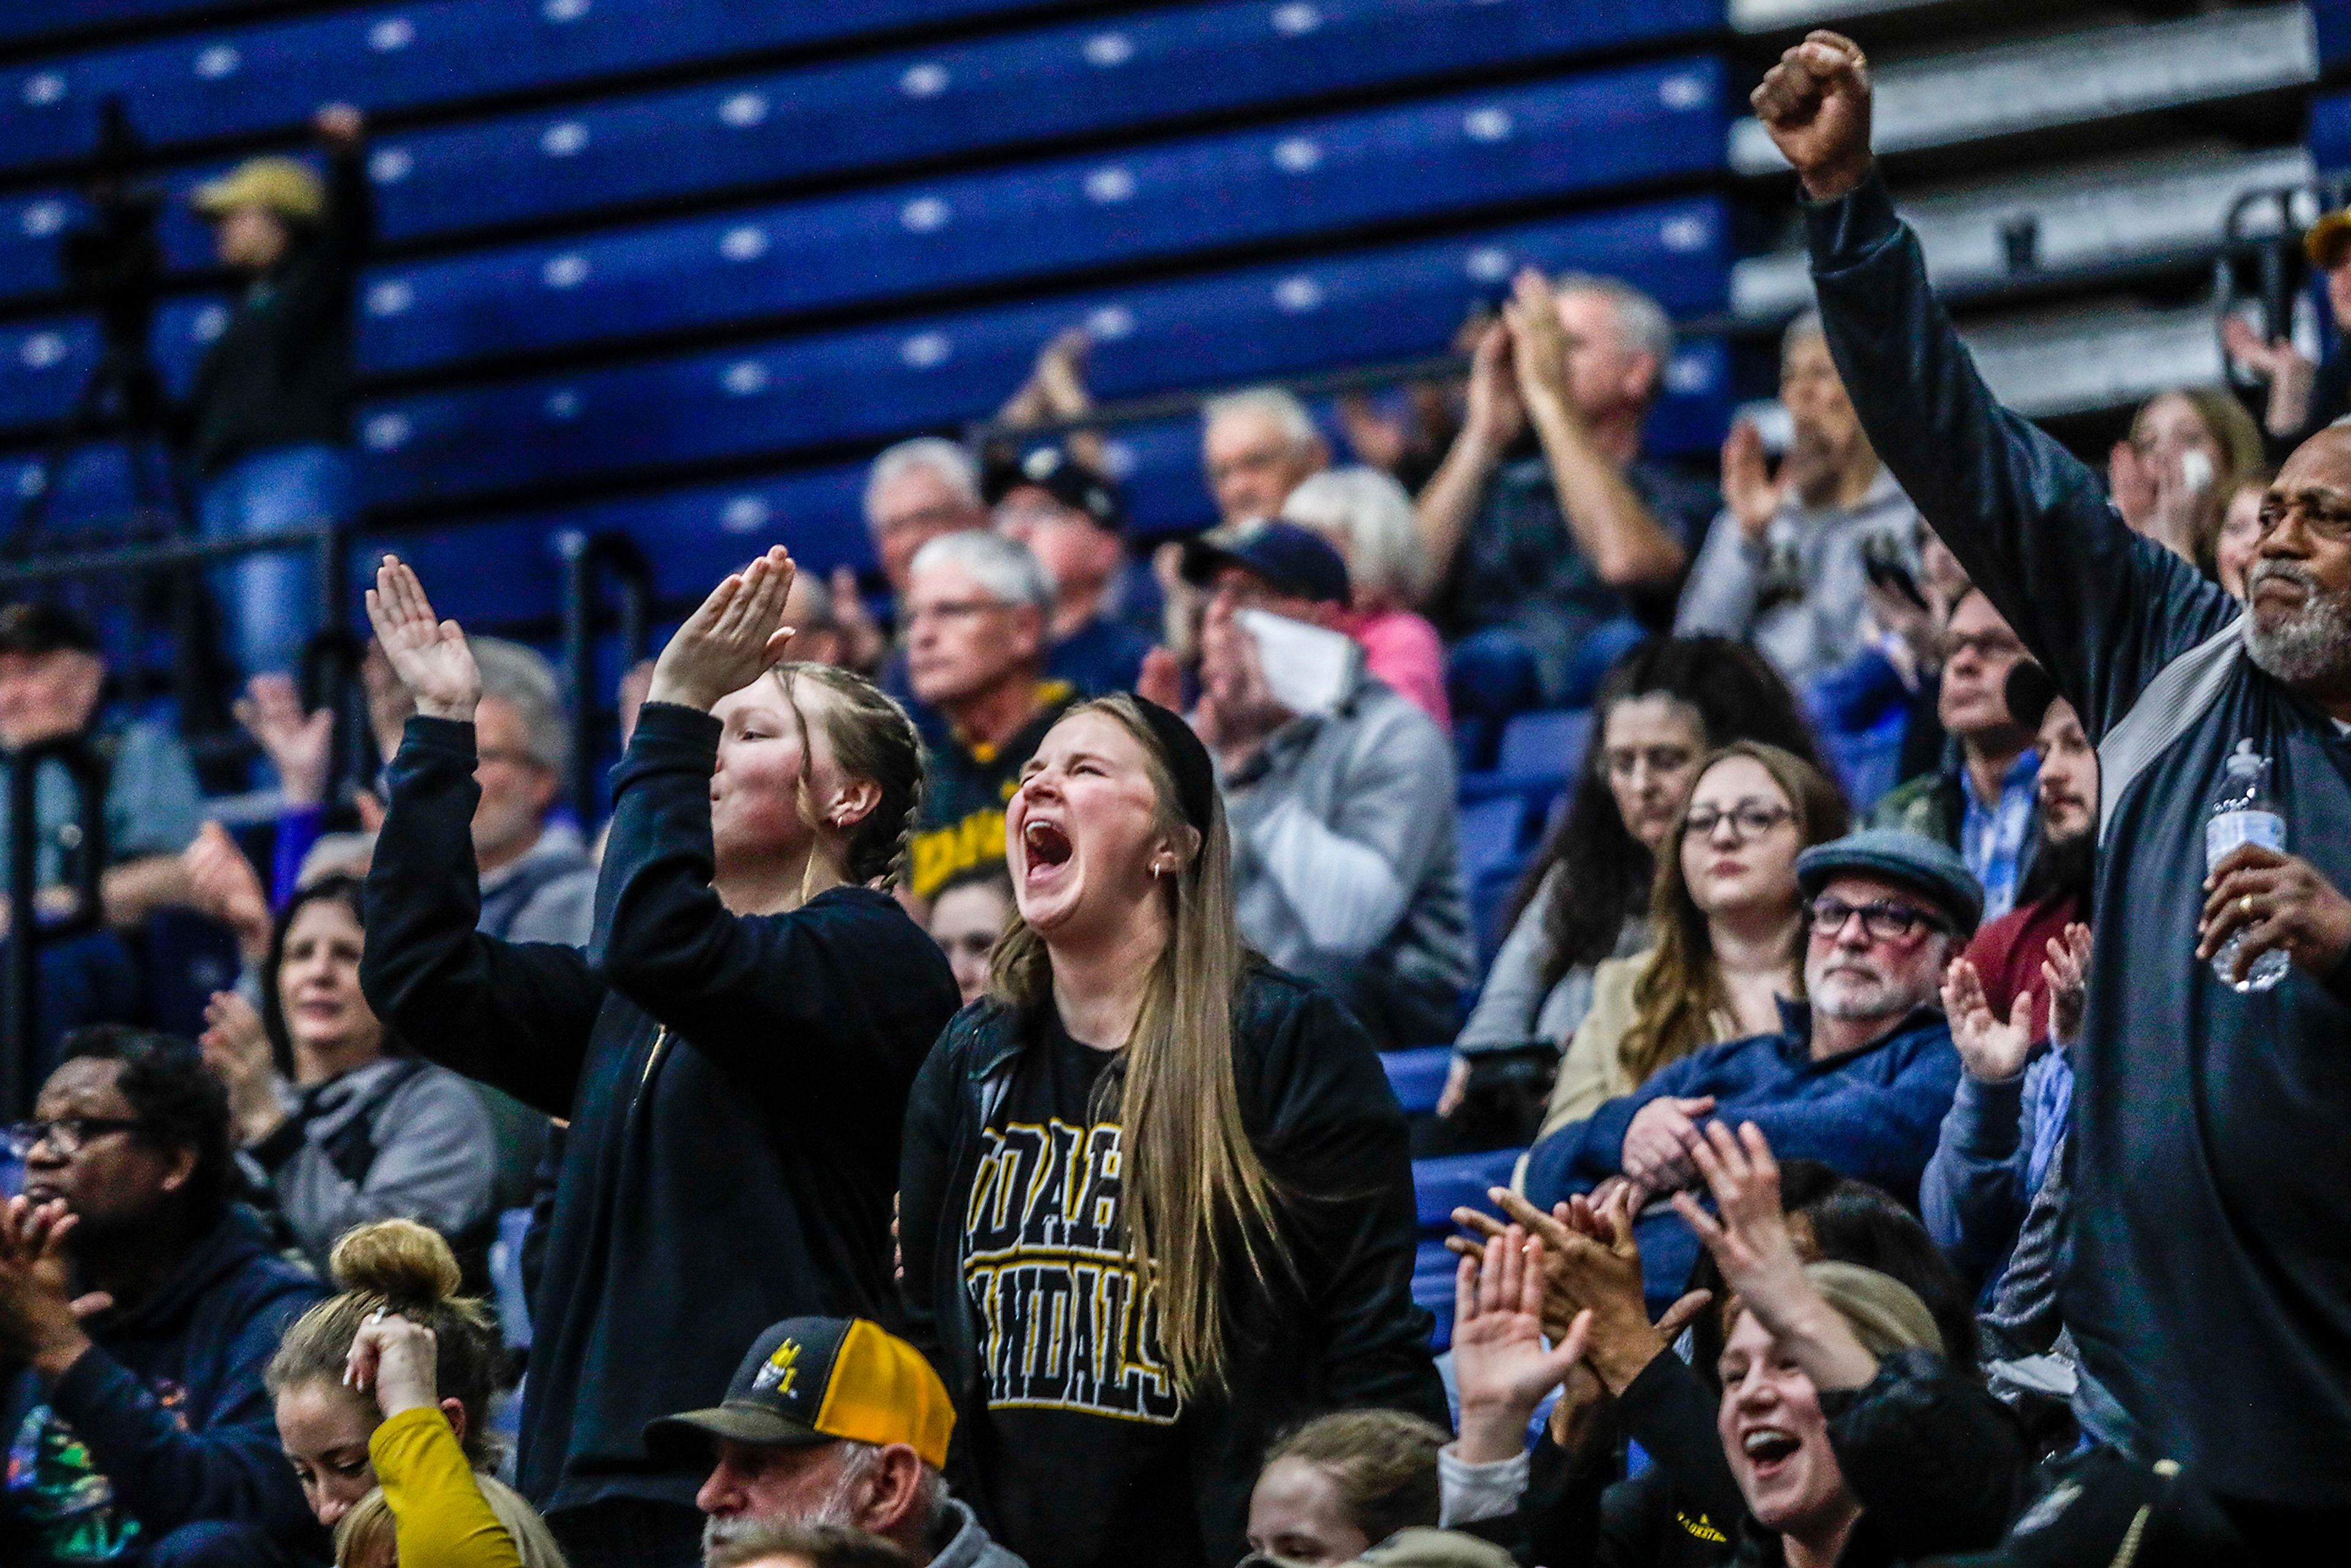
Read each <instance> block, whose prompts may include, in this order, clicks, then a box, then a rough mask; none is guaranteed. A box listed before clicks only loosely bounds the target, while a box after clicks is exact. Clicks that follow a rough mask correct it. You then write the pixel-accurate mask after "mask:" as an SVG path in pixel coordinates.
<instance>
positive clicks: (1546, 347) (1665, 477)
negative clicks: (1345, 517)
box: [1419, 269, 1719, 764]
mask: <svg viewBox="0 0 2351 1568" xmlns="http://www.w3.org/2000/svg"><path fill="white" fill-rule="evenodd" d="M1673 352H1674V329H1673V324H1672V323H1671V322H1670V321H1669V320H1667V318H1666V313H1665V312H1664V311H1663V310H1661V309H1659V308H1657V304H1656V301H1655V300H1653V299H1651V298H1649V297H1648V296H1647V295H1646V294H1643V293H1642V292H1640V291H1639V290H1638V289H1636V288H1634V287H1630V286H1629V285H1626V284H1624V283H1620V282H1618V281H1616V280H1615V279H1614V278H1604V277H1588V276H1585V275H1583V274H1569V275H1566V276H1563V277H1561V278H1560V279H1559V280H1558V282H1557V284H1556V285H1554V284H1552V283H1551V282H1549V281H1546V280H1545V279H1544V277H1542V275H1541V274H1540V273H1538V272H1535V271H1532V270H1531V269H1530V270H1528V271H1525V272H1521V273H1520V274H1519V277H1518V280H1517V283H1516V284H1515V285H1514V293H1513V298H1511V300H1510V302H1509V303H1508V304H1507V305H1505V306H1504V307H1503V312H1502V319H1501V320H1499V321H1497V322H1495V323H1494V324H1493V325H1492V326H1491V327H1489V329H1487V331H1486V335H1485V337H1484V339H1483V340H1481V341H1480V342H1479V345H1478V351H1477V353H1476V355H1475V356H1474V357H1473V358H1472V360H1471V362H1470V370H1469V397H1468V413H1467V414H1466V416H1465V418H1464V420H1463V422H1462V426H1461V434H1459V435H1458V436H1456V437H1455V438H1454V442H1453V448H1452V450H1451V451H1450V452H1448V453H1447V454H1446V457H1445V462H1444V465H1442V466H1441V467H1439V468H1438V469H1437V476H1436V477H1435V478H1433V479H1431V480H1430V481H1429V482H1428V485H1427V487H1426V488H1425V489H1424V490H1422V491H1421V493H1420V504H1419V521H1420V530H1421V537H1422V538H1423V539H1424V540H1426V543H1427V546H1428V562H1429V567H1430V570H1431V573H1432V575H1433V577H1434V578H1435V579H1436V580H1437V584H1438V587H1437V591H1436V594H1435V596H1434V597H1433V599H1432V600H1431V604H1432V605H1433V607H1434V609H1435V612H1436V620H1437V624H1438V626H1439V627H1440V628H1442V629H1443V630H1444V631H1445V632H1446V633H1447V635H1448V636H1451V637H1453V638H1455V639H1457V640H1458V641H1457V642H1456V643H1455V644H1454V648H1453V676H1452V695H1453V711H1454V715H1455V716H1456V718H1457V720H1458V721H1459V722H1460V723H1461V724H1462V725H1463V726H1464V727H1474V729H1475V730H1476V731H1478V732H1479V734H1477V735H1472V736H1470V737H1468V738H1469V739H1470V740H1471V741H1472V744H1473V747H1481V748H1482V752H1483V754H1484V755H1479V756H1478V757H1477V758H1476V759H1477V760H1479V762H1480V763H1481V764H1482V763H1483V762H1484V761H1485V760H1486V756H1488V755H1490V752H1491V750H1492V748H1493V747H1495V746H1498V745H1499V744H1500V738H1501V737H1500V730H1501V725H1502V722H1503V721H1504V720H1505V719H1507V718H1508V717H1509V716H1510V715H1511V714H1513V713H1517V712H1519V711H1520V710H1521V709H1525V708H1531V707H1559V706H1574V705H1576V704H1579V703H1583V702H1585V701H1587V700H1589V698H1590V697H1591V695H1592V692H1593V688H1594V687H1595V686H1597V685H1599V684H1600V677H1601V676H1602V675H1603V674H1605V673H1606V672H1607V669H1608V666H1609V665H1611V664H1614V663H1615V661H1616V657H1617V655H1618V654H1620V653H1624V652H1625V649H1626V648H1628V647H1630V646H1632V644H1633V643H1635V642H1638V641H1639V640H1640V638H1641V636H1642V634H1643V630H1644V627H1643V622H1642V616H1643V615H1645V614H1646V615H1647V616H1649V617H1650V619H1652V620H1663V619H1664V618H1665V617H1666V616H1667V615H1668V614H1669V613H1670V610H1671V598H1670V595H1671V593H1672V591H1673V589H1674V586H1675V584H1676V583H1677V582H1678V581H1679V580H1680V578H1681V572H1682V568H1683V567H1684V565H1685V564H1687V561H1688V559H1689V555H1688V548H1689V545H1690V543H1691V542H1692V541H1694V540H1695V539H1696V538H1698V534H1699V532H1700V531H1701V530H1702V529H1704V528H1705V527H1706V523H1707V519H1708V518H1709V517H1713V516H1714V514H1715V511H1716V509H1717V507H1719V501H1718V500H1717V498H1716V497H1715V495H1714V492H1713V488H1712V486H1707V485H1702V484H1698V483H1697V482H1695V481H1692V480H1689V479H1686V478H1683V477H1681V476H1677V475H1676V474H1675V473H1673V472H1672V471H1671V470H1670V469H1667V468H1663V467H1660V466H1658V465H1656V464H1652V463H1647V462H1644V461H1643V460H1642V457H1641V424H1642V422H1643V421H1644V420H1645V419H1646V418H1647V416H1648V413H1649V409H1650V406H1651V405H1652V404H1653V403H1655V402H1656V399H1657V393H1658V391H1659V389H1660V388H1661V387H1662V386H1663V385H1664V384H1665V374H1666V366H1667V361H1670V360H1671V359H1672V358H1673ZM1530 426H1531V430H1530ZM1481 737H1482V738H1481Z"/></svg>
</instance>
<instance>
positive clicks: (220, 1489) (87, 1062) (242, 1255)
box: [0, 1027, 326, 1568]
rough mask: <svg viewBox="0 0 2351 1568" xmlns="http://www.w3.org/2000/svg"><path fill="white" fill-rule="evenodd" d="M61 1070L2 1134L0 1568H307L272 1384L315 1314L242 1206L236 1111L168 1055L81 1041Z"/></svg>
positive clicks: (166, 1042)
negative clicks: (19, 1166)
mask: <svg viewBox="0 0 2351 1568" xmlns="http://www.w3.org/2000/svg"><path fill="white" fill-rule="evenodd" d="M66 1052H67V1057H66V1061H65V1062H64V1064H63V1065H61V1066H60V1067H58V1069H57V1071H55V1072H54V1073H52V1074H50V1075H49V1080H48V1082H47V1083H46V1084H44V1085H43V1086H42V1088H41V1092H40V1098H39V1099H38V1100H37V1102H36V1103H35V1104H34V1107H33V1120H31V1121H29V1122H24V1123H19V1124H17V1125H16V1126H14V1127H11V1128H10V1129H8V1145H9V1152H10V1153H11V1154H13V1155H15V1156H16V1158H18V1159H20V1160H22V1161H23V1162H24V1166H25V1190H24V1196H23V1197H17V1198H15V1199H13V1200H11V1201H10V1202H9V1204H8V1206H7V1207H6V1209H5V1213H0V1432H5V1435H6V1440H7V1443H8V1449H9V1456H10V1458H9V1464H8V1470H7V1479H6V1483H5V1489H0V1559H5V1561H6V1562H7V1563H8V1564H9V1565H10V1568H80V1565H83V1564H91V1563H103V1564H107V1565H109V1568H281V1565H282V1568H295V1565H297V1564H300V1563H311V1562H315V1561H317V1560H318V1558H319V1556H320V1555H321V1554H322V1553H323V1549H324V1547H325V1544H326V1542H325V1539H324V1536H323V1534H322V1532H321V1531H319V1528H318V1526H317V1524H316V1523H315V1522H314V1521H312V1519H311V1518H310V1511H309V1510H308V1508H306V1507H304V1506H303V1501H302V1489H301V1487H300V1486H299V1485H298V1483H297V1482H296V1480H295V1479H294V1472H293V1471H292V1470H291V1469H288V1468H287V1464H286V1461H285V1460H284V1459H283V1458H280V1457H279V1455H278V1452H277V1428H276V1427H275V1425H274V1424H273V1422H272V1419H271V1410H270V1401H269V1395H268V1392H267V1390H266V1388H265V1387H264V1386H263V1381H262V1374H263V1369H264V1368H265V1367H266V1366H267V1364H268V1363H269V1358H270V1356H271V1355H272V1354H275V1352H276V1351H277V1342H278V1340H279V1338H280V1337H281V1336H282V1335H283V1334H284V1333H286V1330H287V1327H288V1325H290V1324H291V1323H292V1322H294V1321H295V1320H296V1319H297V1318H298V1317H299V1316H301V1314H302V1312H304V1311H305V1310H306V1309H308V1307H309V1306H310V1305H311V1304H312V1303H313V1302H315V1301H318V1300H319V1296H320V1295H321V1294H322V1293H323V1292H322V1291H320V1290H319V1286H318V1283H317V1281H313V1280H312V1279H311V1278H310V1277H309V1275H308V1274H307V1273H305V1272H304V1271H303V1270H301V1269H299V1268H298V1267H296V1266H295V1265H294V1264H291V1263H288V1262H287V1261H286V1260H283V1259H281V1258H278V1257H277V1256H275V1255H274V1254H272V1253H271V1251H270V1250H269V1244H268V1241H267V1239H266V1238H265V1237H264V1236H263V1235H262V1232H261V1228H260V1227H259V1226H258V1225H256V1224H255V1223H254V1222H253V1219H252V1218H251V1217H250V1216H249V1215H248V1214H246V1212H245V1211H244V1210H243V1209H241V1208H238V1207H235V1205H233V1204H232V1203H231V1202H230V1201H229V1197H228V1193H229V1183H230V1180H231V1177H232V1175H233V1173H234V1167H233V1166H232V1164H231V1160H230V1155H229V1125H228V1120H229V1118H228V1101H227V1096H226V1095H225V1093H224V1092H222V1089H221V1086H220V1082H219V1081H218V1080H217V1079H215V1078H214V1076H213V1075H212V1073H211V1072H210V1071H208V1070H207V1069H206V1068H205V1066H204V1061H203V1059H202V1058H201V1057H200V1056H198V1055H197V1053H196V1048H195V1047H194V1046H193V1045H191V1044H189V1043H188V1042H187V1041H186V1040H174V1039H172V1037H170V1036H168V1035H159V1034H149V1033H146V1032H144V1031H142V1030H130V1029H121V1028H116V1027H105V1028H99V1029H91V1030H83V1031H82V1032H81V1033H79V1034H78V1035H76V1036H74V1037H72V1038H70V1039H68V1040H67V1041H66Z"/></svg>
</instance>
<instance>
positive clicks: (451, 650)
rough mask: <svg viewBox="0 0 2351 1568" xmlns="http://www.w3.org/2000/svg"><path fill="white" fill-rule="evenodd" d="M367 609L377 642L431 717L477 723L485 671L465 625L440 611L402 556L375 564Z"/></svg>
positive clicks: (423, 711) (420, 707)
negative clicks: (477, 661) (438, 614)
mask: <svg viewBox="0 0 2351 1568" xmlns="http://www.w3.org/2000/svg"><path fill="white" fill-rule="evenodd" d="M367 612H368V620H369V621H370V622H371V623H372V624H373V625H374V627H375V642H376V646H377V647H379V648H381V649H382V650H383V656H384V660H385V662H386V663H387V664H391V666H392V674H395V675H397V676H399V677H400V684H401V685H402V686H403V687H405V688H406V689H407V692H408V695H409V696H410V697H412V698H413V699H414V701H415V703H416V711H417V712H418V713H420V714H423V716H425V717H427V718H445V719H454V720H455V721H456V722H458V723H460V724H471V723H473V722H474V709H475V706H477V705H478V704H479V703H480V702H481V700H482V672H481V671H480V670H479V669H478V668H477V667H475V664H474V651H473V649H471V648H469V647H467V646H466V645H465V629H464V628H463V627H461V626H459V625H458V624H457V623H456V622H455V621H442V620H438V619H436V618H435V617H434V613H433V601H431V600H429V599H427V598H425V597H424V585H423V583H421V582H419V581H417V580H416V573H415V571H414V570H412V569H411V568H410V567H409V565H408V563H407V562H405V561H403V560H402V559H400V558H399V557H398V556H396V555H388V556H386V557H384V558H383V564H382V565H381V566H379V567H377V568H376V569H375V586H374V587H373V588H371V589H369V590H368V592H367Z"/></svg>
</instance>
